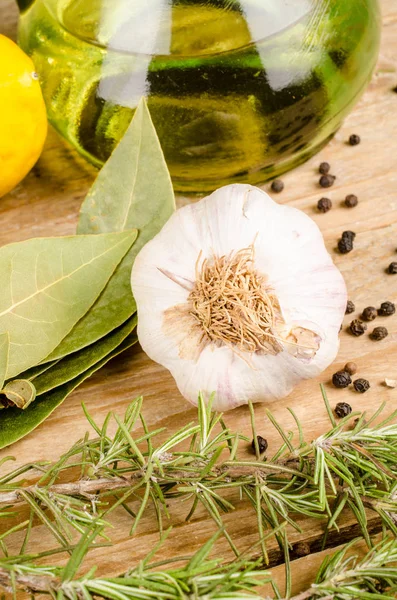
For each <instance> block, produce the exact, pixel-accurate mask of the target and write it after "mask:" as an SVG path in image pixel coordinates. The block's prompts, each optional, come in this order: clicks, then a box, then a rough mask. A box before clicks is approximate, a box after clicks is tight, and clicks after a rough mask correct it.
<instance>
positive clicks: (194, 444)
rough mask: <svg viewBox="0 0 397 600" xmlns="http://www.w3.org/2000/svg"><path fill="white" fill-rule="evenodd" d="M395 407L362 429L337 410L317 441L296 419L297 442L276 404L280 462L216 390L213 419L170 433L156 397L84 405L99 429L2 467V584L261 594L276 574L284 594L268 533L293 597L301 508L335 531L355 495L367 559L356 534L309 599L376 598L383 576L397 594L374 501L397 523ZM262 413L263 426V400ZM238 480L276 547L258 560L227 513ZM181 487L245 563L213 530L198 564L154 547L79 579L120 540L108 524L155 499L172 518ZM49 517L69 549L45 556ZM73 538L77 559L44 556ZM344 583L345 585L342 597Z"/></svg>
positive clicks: (262, 536) (119, 594)
mask: <svg viewBox="0 0 397 600" xmlns="http://www.w3.org/2000/svg"><path fill="white" fill-rule="evenodd" d="M324 398H325V401H326V404H327V409H328V411H329V414H332V413H331V410H330V407H329V405H328V403H327V400H326V397H324ZM381 410H382V407H381V409H379V410H378V411H377V412H376V413H375V415H374V416H373V417H372V418H370V419H369V420H365V418H364V417H365V415H362V416H361V418H360V419H359V421H358V422H357V424H356V425H355V426H354V427H353V428H352V429H351V428H350V429H349V427H348V425H349V419H344V420H342V421H340V422H339V423H336V422H335V421H334V420H333V419H331V429H330V430H329V431H328V432H327V433H326V434H324V435H322V436H320V437H319V438H317V439H316V440H314V441H312V442H305V440H304V435H303V430H302V427H301V424H300V423H299V422H298V421H297V419H296V418H295V419H296V421H297V428H298V433H299V435H298V439H297V441H295V439H294V436H293V434H292V433H291V432H286V431H284V430H283V428H282V427H281V425H280V424H279V423H277V422H276V420H275V418H274V417H273V415H271V413H269V419H270V421H271V422H272V423H273V425H274V427H275V428H276V430H277V431H278V432H279V434H280V436H281V445H280V447H279V449H278V450H277V452H276V453H275V454H274V456H273V457H271V458H269V459H268V460H267V461H266V460H265V459H264V458H263V456H261V455H260V454H259V453H258V452H257V454H256V457H255V458H253V459H252V460H242V459H240V458H238V457H239V449H240V448H241V445H242V444H246V443H247V441H250V438H246V437H244V436H242V435H240V434H238V433H236V432H233V431H231V430H230V429H229V428H228V427H227V426H226V424H225V423H224V421H223V418H222V416H221V415H219V414H216V413H213V412H212V411H211V405H210V404H209V405H208V406H206V405H205V403H204V401H203V398H202V397H200V398H199V406H198V415H199V420H198V421H199V422H198V423H197V424H190V425H187V426H185V427H184V428H182V429H181V430H180V431H178V432H177V433H175V434H173V435H172V436H170V437H169V438H168V439H166V440H165V441H162V442H160V443H158V444H156V443H155V442H156V436H157V435H158V434H159V433H161V432H162V431H163V430H161V429H160V430H155V431H149V429H148V427H147V425H146V423H145V421H144V418H143V415H142V398H137V399H136V400H135V401H134V402H132V403H131V404H130V406H129V407H128V409H127V410H126V413H125V415H124V417H123V418H119V417H118V416H117V415H112V414H109V415H108V416H107V418H106V419H105V422H104V424H103V425H102V426H101V427H99V426H98V425H97V424H96V422H95V421H94V419H93V418H92V417H91V415H90V414H89V413H88V411H87V410H86V408H85V407H84V411H85V414H86V417H87V420H88V422H89V424H90V425H91V427H92V428H93V430H94V431H95V434H96V436H95V437H94V438H90V437H89V435H88V434H87V435H86V436H85V437H84V438H83V439H82V440H80V441H78V442H77V443H76V444H74V445H73V446H72V447H71V448H70V450H69V451H68V452H66V453H65V454H64V455H63V456H62V457H61V458H60V459H59V460H58V461H56V462H55V463H53V464H48V463H29V464H27V465H25V466H22V467H19V468H18V469H15V470H14V471H12V472H10V473H7V474H6V475H3V476H2V477H1V478H0V507H1V506H2V507H3V508H2V509H1V510H0V526H1V524H2V523H3V525H5V529H4V531H3V532H1V529H0V549H1V551H2V553H3V558H2V559H0V585H1V586H3V587H4V588H7V589H12V590H13V591H14V593H16V592H15V590H17V589H22V588H24V589H27V590H28V591H30V592H31V593H32V594H33V596H34V594H35V593H39V592H42V593H48V594H50V595H51V596H53V597H57V598H58V599H59V600H62V599H63V598H65V599H69V598H70V599H72V598H73V600H76V599H80V598H83V599H84V600H87V599H89V598H93V597H103V598H117V599H119V600H125V599H130V598H143V599H144V598H149V597H150V598H153V597H158V598H170V599H173V598H189V597H195V598H201V597H205V598H237V597H238V598H245V597H247V598H251V597H254V598H259V596H257V595H256V594H255V591H253V590H254V588H255V587H256V586H258V585H263V583H264V582H268V583H271V584H272V585H273V588H274V590H275V594H276V596H277V598H281V594H280V592H279V591H278V589H277V586H276V584H275V583H274V581H272V580H271V579H270V576H269V573H268V572H267V571H263V570H261V568H260V566H261V565H262V564H263V562H264V563H265V564H268V560H269V558H268V556H269V553H268V549H267V540H268V538H269V537H270V536H273V535H274V537H275V539H276V540H277V542H278V544H279V547H280V550H281V553H282V555H283V557H284V562H285V566H286V581H287V585H286V596H287V597H290V595H291V573H290V565H289V563H290V550H291V545H290V543H289V539H288V531H289V529H290V527H292V528H295V529H296V530H299V525H298V522H297V518H298V516H299V515H304V516H310V517H315V518H318V519H323V520H324V525H325V526H326V527H325V529H326V531H330V530H331V529H335V530H337V529H338V521H339V518H340V515H341V514H342V512H343V511H344V510H345V509H347V508H350V510H351V511H352V513H353V515H355V517H356V518H357V522H358V524H359V526H360V527H361V531H362V535H363V537H364V539H365V540H366V542H367V545H368V546H369V554H368V556H367V559H366V560H367V562H362V561H361V562H359V561H358V559H355V562H354V561H353V562H352V559H350V558H348V556H347V552H348V551H350V549H351V545H347V546H346V547H345V548H344V549H343V550H342V551H340V552H339V553H337V554H336V555H335V557H336V558H335V557H334V558H333V559H332V561H331V562H329V563H326V564H325V565H323V568H322V570H321V571H320V573H319V575H318V577H317V581H316V583H314V584H313V585H312V586H311V588H310V589H309V590H307V591H306V592H305V593H304V595H300V596H299V597H298V599H297V600H307V599H308V598H334V597H335V598H339V597H343V598H344V599H345V598H368V599H369V598H374V599H375V598H378V597H380V596H379V592H378V591H377V590H378V589H380V588H382V593H383V594H384V592H385V590H386V589H387V590H389V591H388V594H389V593H390V594H391V593H394V591H395V589H396V585H397V574H396V572H395V570H394V567H393V566H392V564H391V563H393V561H394V560H397V547H396V544H397V542H396V540H394V539H392V538H390V540H389V541H383V543H382V546H376V547H374V548H373V547H372V546H373V542H372V539H371V537H370V535H369V534H368V532H367V510H366V509H367V508H370V509H372V510H373V511H375V512H377V514H378V516H379V522H380V523H381V524H382V526H383V530H384V531H385V532H386V531H389V533H390V534H391V535H395V534H396V532H397V477H396V475H397V423H395V420H396V413H394V414H393V415H391V416H389V417H388V418H387V419H385V420H384V421H383V422H381V423H377V424H375V418H377V417H379V415H380V413H381ZM292 414H293V413H292ZM251 418H252V431H253V433H252V435H253V434H254V433H255V415H254V411H253V409H252V408H251ZM112 419H114V420H115V421H116V423H117V429H116V432H115V434H114V435H109V434H108V429H109V424H110V422H111V420H112ZM139 422H140V423H141V424H142V427H143V433H142V434H141V435H139V436H134V435H133V433H132V432H133V430H134V428H135V427H136V426H137V424H138V423H139ZM181 444H183V446H184V447H185V448H187V449H185V450H184V449H181ZM225 453H228V455H226V456H225ZM7 460H9V458H6V459H3V464H4V462H6V461H7ZM65 480H66V481H65ZM231 489H235V490H237V491H239V492H240V495H243V496H245V497H247V498H248V499H249V500H250V502H251V503H252V506H253V509H254V514H255V517H256V522H257V524H258V537H259V545H260V548H261V552H262V556H261V557H260V558H258V560H251V559H247V558H244V557H242V556H241V555H239V550H238V548H237V546H236V542H235V540H233V539H232V538H231V536H230V535H229V533H228V532H227V531H226V530H225V527H224V525H223V521H222V513H224V512H228V511H231V510H233V509H234V507H235V506H234V504H232V502H231V501H230V495H229V496H227V493H228V492H229V491H230V490H231ZM174 498H178V499H181V498H182V499H186V500H189V499H190V503H191V504H190V510H189V513H188V518H189V519H190V518H193V515H194V512H195V510H196V508H197V507H198V506H199V505H202V506H204V507H205V508H206V510H207V511H208V513H209V515H210V516H211V517H212V518H213V519H214V521H215V522H216V524H217V526H218V528H219V534H222V535H224V536H225V537H226V539H227V540H228V542H229V544H230V546H231V547H232V549H233V550H234V552H235V554H236V560H235V561H234V562H233V563H231V564H230V565H225V564H224V563H221V562H219V561H215V562H214V561H211V560H209V559H208V560H207V557H208V553H209V552H210V550H211V549H212V547H213V545H214V543H215V540H211V541H210V542H208V544H207V545H206V546H205V547H204V548H203V549H202V552H203V554H200V553H199V554H198V555H195V557H193V558H191V559H189V560H187V559H186V560H184V567H180V568H178V569H173V568H171V567H170V566H169V565H168V566H167V569H166V570H165V571H162V570H161V569H160V571H159V570H158V569H159V568H160V567H161V566H162V565H159V564H157V565H156V566H155V567H154V566H153V565H151V564H150V559H151V557H149V558H148V559H147V560H146V561H144V562H143V563H141V564H140V565H139V566H138V567H136V568H134V569H132V570H131V571H129V572H128V573H127V574H125V575H123V576H122V577H119V578H103V579H101V578H96V577H95V576H94V573H92V572H91V573H88V574H87V575H85V576H84V577H83V578H80V579H78V578H76V573H77V571H78V569H79V568H80V566H81V565H82V563H83V560H84V556H85V554H86V553H87V551H88V550H89V548H90V547H91V545H92V543H93V542H94V540H96V538H99V539H100V540H103V541H105V542H106V540H107V539H108V538H107V537H106V535H105V532H104V530H105V528H106V525H107V519H108V516H109V514H110V512H111V511H113V510H115V509H116V508H118V507H120V506H121V507H123V508H124V509H125V510H126V511H127V512H128V514H129V515H130V516H131V519H132V528H131V533H132V534H133V533H135V531H136V529H137V527H138V526H139V523H140V520H141V518H142V516H143V514H144V512H145V510H146V508H147V506H148V504H149V503H152V504H153V505H154V507H155V509H156V515H157V519H158V525H159V529H160V531H162V529H163V522H164V519H168V518H169V514H168V508H167V506H170V507H171V510H172V499H174ZM132 503H134V504H133V506H132ZM135 504H137V508H136V507H135ZM24 506H25V507H27V508H28V509H29V511H30V516H29V518H28V519H27V520H25V521H23V522H21V523H16V524H13V518H14V517H15V516H16V515H18V513H19V512H20V511H21V509H22V508H23V507H24ZM35 518H36V519H37V518H38V519H39V520H40V521H41V522H42V523H43V524H44V525H45V526H46V527H47V528H48V529H49V531H50V532H51V533H52V535H53V537H54V538H55V540H56V542H57V547H56V548H55V549H52V550H47V551H45V552H43V553H41V554H39V555H32V554H29V553H27V552H26V550H27V547H28V543H29V537H30V532H31V530H32V526H33V521H34V519H35ZM10 522H11V526H9V523H10ZM286 525H287V526H286ZM21 530H25V537H24V540H23V543H22V547H21V550H20V552H19V553H18V554H17V555H14V556H12V555H11V553H10V551H9V548H8V540H9V539H13V537H14V534H15V533H17V532H20V531H21ZM76 533H77V534H78V535H79V536H80V541H79V542H78V544H77V546H76V545H75V544H74V541H75V538H76ZM97 545H98V544H96V547H97ZM59 551H61V552H66V553H67V554H69V559H68V562H67V564H66V566H65V567H64V568H52V567H38V566H36V565H35V561H36V560H37V559H38V558H43V557H44V556H49V555H51V554H53V553H55V552H59ZM151 556H152V555H151ZM198 557H199V558H198ZM192 565H193V566H192ZM347 566H349V568H347ZM153 569H154V570H153ZM371 574H372V575H371ZM371 577H372V579H371ZM189 586H190V587H189ZM335 586H336V587H335ZM343 586H344V587H343ZM357 586H358V587H357ZM360 586H361V588H360V589H359V587H360ZM331 588H332V589H331ZM336 588H338V589H339V588H340V589H341V590H343V591H342V596H339V591H338V590H337V589H336ZM138 590H140V591H139V592H138ZM142 590H143V591H142ZM390 590H392V591H390ZM178 594H179V595H178ZM189 594H190V595H189ZM363 594H364V595H363ZM383 597H385V596H383ZM386 597H387V596H386Z"/></svg>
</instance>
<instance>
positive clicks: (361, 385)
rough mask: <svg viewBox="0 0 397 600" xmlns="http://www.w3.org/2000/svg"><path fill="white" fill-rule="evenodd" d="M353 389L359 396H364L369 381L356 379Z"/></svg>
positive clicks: (368, 386)
mask: <svg viewBox="0 0 397 600" xmlns="http://www.w3.org/2000/svg"><path fill="white" fill-rule="evenodd" d="M353 387H354V389H355V390H356V392H359V393H360V394H365V392H367V391H368V390H369V388H370V387H371V386H370V384H369V381H367V380H366V379H356V381H355V382H354V383H353Z"/></svg>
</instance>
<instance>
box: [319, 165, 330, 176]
mask: <svg viewBox="0 0 397 600" xmlns="http://www.w3.org/2000/svg"><path fill="white" fill-rule="evenodd" d="M318 170H319V171H320V173H321V175H328V173H329V172H330V170H331V165H330V164H329V163H327V162H322V163H321V164H320V167H319V169H318Z"/></svg>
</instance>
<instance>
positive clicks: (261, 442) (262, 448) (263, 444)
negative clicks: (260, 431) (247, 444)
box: [251, 435, 269, 454]
mask: <svg viewBox="0 0 397 600" xmlns="http://www.w3.org/2000/svg"><path fill="white" fill-rule="evenodd" d="M256 439H257V440H258V447H259V452H260V453H261V454H262V452H266V450H267V448H268V445H269V444H268V443H267V440H265V438H263V437H262V436H261V435H257V436H256ZM251 448H252V449H253V451H254V452H255V440H252V442H251Z"/></svg>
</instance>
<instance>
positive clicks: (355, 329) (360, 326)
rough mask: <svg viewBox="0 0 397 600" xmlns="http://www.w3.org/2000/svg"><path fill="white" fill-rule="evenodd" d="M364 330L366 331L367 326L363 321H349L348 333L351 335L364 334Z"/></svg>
mask: <svg viewBox="0 0 397 600" xmlns="http://www.w3.org/2000/svg"><path fill="white" fill-rule="evenodd" d="M366 331H367V326H366V324H365V323H363V322H362V321H360V319H354V321H352V322H351V323H350V333H351V334H352V335H355V336H357V337H358V336H359V335H364V333H365V332H366Z"/></svg>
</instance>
